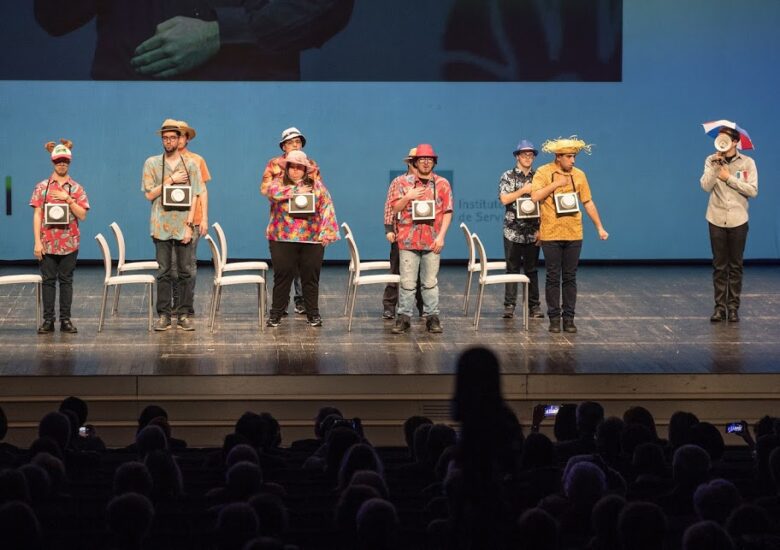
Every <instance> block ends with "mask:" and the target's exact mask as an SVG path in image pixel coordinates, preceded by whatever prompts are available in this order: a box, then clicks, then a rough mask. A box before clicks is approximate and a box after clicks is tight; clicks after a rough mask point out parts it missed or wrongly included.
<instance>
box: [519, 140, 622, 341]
mask: <svg viewBox="0 0 780 550" xmlns="http://www.w3.org/2000/svg"><path fill="white" fill-rule="evenodd" d="M590 147H591V146H590V145H587V144H586V143H585V142H584V141H582V140H581V139H577V137H576V136H572V137H571V138H568V139H563V138H558V139H554V140H548V141H546V142H545V143H544V144H543V145H542V151H544V152H545V153H551V154H553V155H555V160H554V161H553V162H550V163H549V164H545V165H544V166H541V167H540V168H539V169H538V170H537V171H536V174H535V175H534V178H533V181H532V184H531V190H532V192H531V199H533V200H535V201H539V203H540V204H539V206H540V214H541V226H540V228H539V239H540V240H541V242H542V249H543V250H544V265H545V269H546V271H547V279H546V282H545V300H546V302H547V316H548V317H549V318H550V328H549V330H550V332H561V313H563V330H564V331H565V332H570V333H574V332H577V327H576V326H575V325H574V306H575V305H576V302H577V264H578V263H579V261H580V251H581V250H582V213H581V212H580V209H579V204H578V203H581V204H582V207H583V208H584V209H585V212H587V213H588V216H589V217H590V219H591V221H592V222H593V225H594V226H596V231H598V233H599V238H600V239H601V240H602V241H604V240H606V239H607V238H609V233H607V231H606V230H605V229H604V226H603V225H602V224H601V218H600V217H599V212H598V210H597V209H596V203H594V202H593V199H592V197H591V194H590V186H589V185H588V178H587V177H586V176H585V172H583V171H582V170H580V169H579V168H575V167H574V162H575V159H576V157H577V153H579V152H580V151H582V150H583V149H584V150H585V152H587V153H588V154H590ZM575 199H577V200H575ZM561 294H562V295H563V311H561Z"/></svg>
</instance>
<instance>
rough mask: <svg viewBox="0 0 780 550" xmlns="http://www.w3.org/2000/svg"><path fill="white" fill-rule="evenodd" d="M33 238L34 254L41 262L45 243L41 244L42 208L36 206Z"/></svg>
mask: <svg viewBox="0 0 780 550" xmlns="http://www.w3.org/2000/svg"><path fill="white" fill-rule="evenodd" d="M33 238H34V239H35V244H34V246H33V253H34V254H35V257H36V258H38V259H39V260H42V259H43V254H44V252H43V242H41V207H40V206H36V207H35V208H34V209H33Z"/></svg>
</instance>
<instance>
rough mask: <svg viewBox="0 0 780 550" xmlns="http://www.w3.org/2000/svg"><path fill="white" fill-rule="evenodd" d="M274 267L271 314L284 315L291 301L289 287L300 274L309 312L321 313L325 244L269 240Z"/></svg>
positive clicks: (304, 301) (304, 298) (309, 313)
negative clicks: (321, 277)
mask: <svg viewBox="0 0 780 550" xmlns="http://www.w3.org/2000/svg"><path fill="white" fill-rule="evenodd" d="M268 246H269V248H270V249H271V263H273V269H274V291H273V301H272V304H271V317H281V316H282V313H283V312H284V311H285V310H286V309H287V305H288V303H289V301H290V286H292V282H293V279H295V276H296V275H300V277H301V286H302V287H303V303H304V305H305V307H306V314H307V315H309V316H312V315H319V313H320V307H319V299H320V270H321V269H322V258H323V257H324V256H325V247H324V246H322V245H321V244H312V243H296V242H285V241H268Z"/></svg>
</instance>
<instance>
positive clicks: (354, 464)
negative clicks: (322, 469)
mask: <svg viewBox="0 0 780 550" xmlns="http://www.w3.org/2000/svg"><path fill="white" fill-rule="evenodd" d="M358 470H371V471H374V472H376V473H378V474H379V475H380V476H384V470H385V468H384V465H383V464H382V461H381V460H380V459H379V455H377V454H376V451H375V450H374V448H373V447H372V446H371V445H366V444H365V443H358V444H355V445H352V446H351V447H350V448H349V449H347V452H346V453H344V458H342V459H341V465H340V466H339V471H338V490H339V491H343V490H344V489H345V488H346V487H347V485H349V482H350V480H351V479H352V474H354V473H355V472H357V471H358Z"/></svg>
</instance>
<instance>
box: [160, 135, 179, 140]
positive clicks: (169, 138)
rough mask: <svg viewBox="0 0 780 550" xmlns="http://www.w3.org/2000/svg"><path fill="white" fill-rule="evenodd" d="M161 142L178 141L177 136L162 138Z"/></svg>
mask: <svg viewBox="0 0 780 550" xmlns="http://www.w3.org/2000/svg"><path fill="white" fill-rule="evenodd" d="M162 140H163V141H179V136H162Z"/></svg>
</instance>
